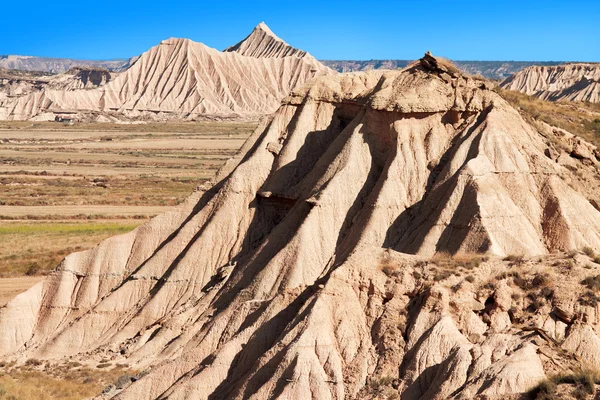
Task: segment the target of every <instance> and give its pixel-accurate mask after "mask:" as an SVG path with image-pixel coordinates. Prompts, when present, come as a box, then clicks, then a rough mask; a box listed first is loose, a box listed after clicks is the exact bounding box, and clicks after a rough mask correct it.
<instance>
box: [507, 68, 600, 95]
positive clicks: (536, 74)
mask: <svg viewBox="0 0 600 400" xmlns="http://www.w3.org/2000/svg"><path fill="white" fill-rule="evenodd" d="M501 87H502V88H504V89H507V90H516V91H519V92H522V93H525V94H528V95H531V96H536V97H539V98H540V99H543V100H550V101H560V100H567V101H588V102H591V103H600V64H564V65H557V66H551V67H546V66H543V67H541V66H532V67H529V68H525V69H524V70H522V71H520V72H518V73H516V74H514V75H513V76H511V77H509V78H507V79H506V80H505V81H504V82H502V84H501Z"/></svg>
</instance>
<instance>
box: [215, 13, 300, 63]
mask: <svg viewBox="0 0 600 400" xmlns="http://www.w3.org/2000/svg"><path fill="white" fill-rule="evenodd" d="M224 51H226V52H236V53H239V54H241V55H243V56H247V57H255V58H282V57H290V56H292V57H300V58H302V57H305V56H306V55H308V53H307V52H305V51H302V50H300V49H297V48H295V47H292V46H290V45H289V44H288V43H286V42H285V41H284V40H283V39H281V38H280V37H278V36H277V35H276V34H274V33H273V31H272V30H271V29H270V28H269V27H268V26H267V24H265V23H264V22H261V23H260V24H258V25H256V27H255V28H254V29H253V30H252V32H251V33H250V35H248V36H247V37H246V38H245V39H244V40H242V41H241V42H239V43H237V44H236V45H233V46H231V47H228V48H226V49H225V50H224Z"/></svg>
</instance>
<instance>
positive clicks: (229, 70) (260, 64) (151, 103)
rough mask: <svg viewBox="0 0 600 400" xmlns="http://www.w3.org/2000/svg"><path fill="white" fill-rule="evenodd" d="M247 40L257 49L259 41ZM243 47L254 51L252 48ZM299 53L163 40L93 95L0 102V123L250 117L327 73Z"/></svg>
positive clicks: (59, 92)
mask: <svg viewBox="0 0 600 400" xmlns="http://www.w3.org/2000/svg"><path fill="white" fill-rule="evenodd" d="M263 26H264V24H263ZM261 29H268V28H266V26H264V28H261ZM253 40H256V41H259V43H257V44H256V46H259V47H260V45H261V43H262V41H261V39H260V38H258V37H253ZM244 43H246V44H247V46H254V45H253V42H252V41H248V40H247V41H245V42H244ZM302 54H303V56H302V57H299V56H298V55H299V54H289V55H288V54H280V55H279V56H278V57H254V56H252V57H250V56H244V55H241V54H239V53H237V52H220V51H218V50H215V49H212V48H210V47H207V46H205V45H203V44H202V43H197V42H193V41H191V40H188V39H169V40H165V41H163V42H162V43H161V44H159V45H158V46H155V47H153V48H151V49H150V50H148V51H147V52H146V53H144V54H142V55H141V56H140V57H139V59H137V60H136V61H135V62H134V63H133V64H132V65H131V67H130V68H129V69H127V71H125V72H123V73H121V74H120V75H119V76H118V77H117V78H115V79H113V80H111V81H110V82H109V83H107V84H106V85H104V86H102V87H101V88H99V89H96V90H85V91H83V90H81V91H76V90H64V89H56V90H44V91H40V92H36V93H32V94H30V95H28V96H22V97H18V98H16V99H12V98H11V99H5V100H4V101H0V119H19V120H22V119H25V120H26V119H31V118H35V117H36V116H38V115H40V114H43V113H44V112H48V111H62V110H68V111H78V112H80V113H86V112H87V113H90V112H94V113H102V112H107V113H108V112H110V113H113V114H114V113H118V114H122V115H124V116H128V117H136V116H138V117H143V116H148V117H151V116H160V117H163V118H194V117H198V116H207V115H208V116H212V117H219V116H221V117H247V118H258V117H260V116H263V115H264V114H268V113H271V112H273V111H275V109H276V108H277V107H278V105H279V103H280V101H281V99H282V98H283V97H285V96H286V95H288V94H289V92H290V91H291V90H292V89H294V88H296V87H299V86H302V84H303V83H304V82H306V81H308V80H310V79H311V78H313V77H315V76H317V75H320V74H328V73H330V72H331V71H330V70H329V69H328V68H326V67H325V66H323V65H322V64H320V63H319V62H318V61H316V60H314V58H312V57H311V56H309V55H307V54H305V53H304V52H302ZM82 71H83V70H82Z"/></svg>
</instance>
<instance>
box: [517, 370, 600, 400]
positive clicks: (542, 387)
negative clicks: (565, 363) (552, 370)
mask: <svg viewBox="0 0 600 400" xmlns="http://www.w3.org/2000/svg"><path fill="white" fill-rule="evenodd" d="M598 383H600V376H599V374H598V372H596V371H592V370H585V369H581V370H577V371H575V372H573V373H570V374H560V375H555V376H553V377H551V378H549V379H546V380H545V381H542V382H540V384H539V385H537V386H536V387H535V388H534V389H532V390H531V391H530V392H529V393H528V395H529V396H528V397H529V398H532V399H535V400H554V399H559V398H562V397H558V395H557V393H556V392H557V386H558V385H560V384H570V385H575V388H574V390H573V392H572V394H573V397H574V398H576V399H578V400H583V399H587V398H588V396H589V395H590V394H593V393H594V392H595V386H596V384H598Z"/></svg>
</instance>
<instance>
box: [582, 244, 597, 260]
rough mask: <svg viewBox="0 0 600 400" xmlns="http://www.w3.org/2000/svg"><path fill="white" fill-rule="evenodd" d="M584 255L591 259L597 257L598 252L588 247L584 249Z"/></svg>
mask: <svg viewBox="0 0 600 400" xmlns="http://www.w3.org/2000/svg"><path fill="white" fill-rule="evenodd" d="M583 254H585V255H586V256H588V257H590V258H594V257H596V252H595V251H594V249H592V248H591V247H587V246H586V247H584V248H583Z"/></svg>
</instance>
